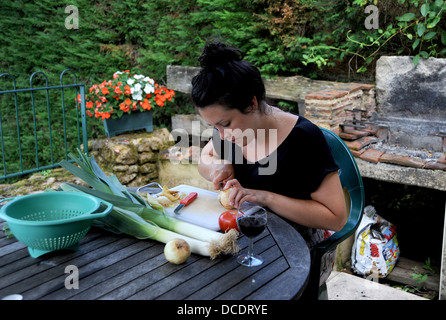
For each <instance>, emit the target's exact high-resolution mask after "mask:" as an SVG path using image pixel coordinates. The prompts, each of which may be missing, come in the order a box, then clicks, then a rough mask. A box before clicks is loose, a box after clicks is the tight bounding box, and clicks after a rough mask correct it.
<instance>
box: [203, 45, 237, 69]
mask: <svg viewBox="0 0 446 320" xmlns="http://www.w3.org/2000/svg"><path fill="white" fill-rule="evenodd" d="M242 59H243V53H242V51H241V50H239V49H237V48H231V47H228V46H227V45H225V44H224V43H221V42H218V41H215V42H213V43H209V44H207V45H206V46H205V47H204V48H203V51H202V53H201V56H200V57H199V58H198V61H199V62H200V66H201V67H202V68H212V67H217V66H220V65H222V64H225V63H227V62H230V61H241V60H242Z"/></svg>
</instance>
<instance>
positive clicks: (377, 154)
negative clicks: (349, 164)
mask: <svg viewBox="0 0 446 320" xmlns="http://www.w3.org/2000/svg"><path fill="white" fill-rule="evenodd" d="M383 154H384V151H379V150H376V149H367V150H365V151H364V152H363V153H362V154H361V155H360V156H359V158H360V159H362V160H365V161H369V162H374V163H378V162H379V161H380V159H381V156H382V155H383Z"/></svg>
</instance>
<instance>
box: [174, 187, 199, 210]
mask: <svg viewBox="0 0 446 320" xmlns="http://www.w3.org/2000/svg"><path fill="white" fill-rule="evenodd" d="M197 196H198V193H196V192H191V193H189V194H188V195H187V197H186V198H184V199H183V200H181V201H180V204H179V205H178V206H177V207H176V208H175V210H173V212H175V213H176V214H179V211H180V210H181V209H182V208H183V207H185V206H188V205H189V204H191V202H192V201H194V200H195V199H196V198H197Z"/></svg>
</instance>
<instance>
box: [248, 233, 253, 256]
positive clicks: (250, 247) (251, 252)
mask: <svg viewBox="0 0 446 320" xmlns="http://www.w3.org/2000/svg"><path fill="white" fill-rule="evenodd" d="M253 244H254V238H249V247H248V259H249V260H251V259H252V256H253Z"/></svg>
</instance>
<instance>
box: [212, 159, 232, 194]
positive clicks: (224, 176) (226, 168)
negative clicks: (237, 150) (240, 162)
mask: <svg viewBox="0 0 446 320" xmlns="http://www.w3.org/2000/svg"><path fill="white" fill-rule="evenodd" d="M210 177H211V181H212V183H213V184H214V190H220V188H221V187H222V186H224V185H225V184H226V183H227V181H228V180H231V179H234V167H233V166H232V165H228V164H222V165H216V166H214V168H213V171H212V172H211V174H210Z"/></svg>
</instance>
